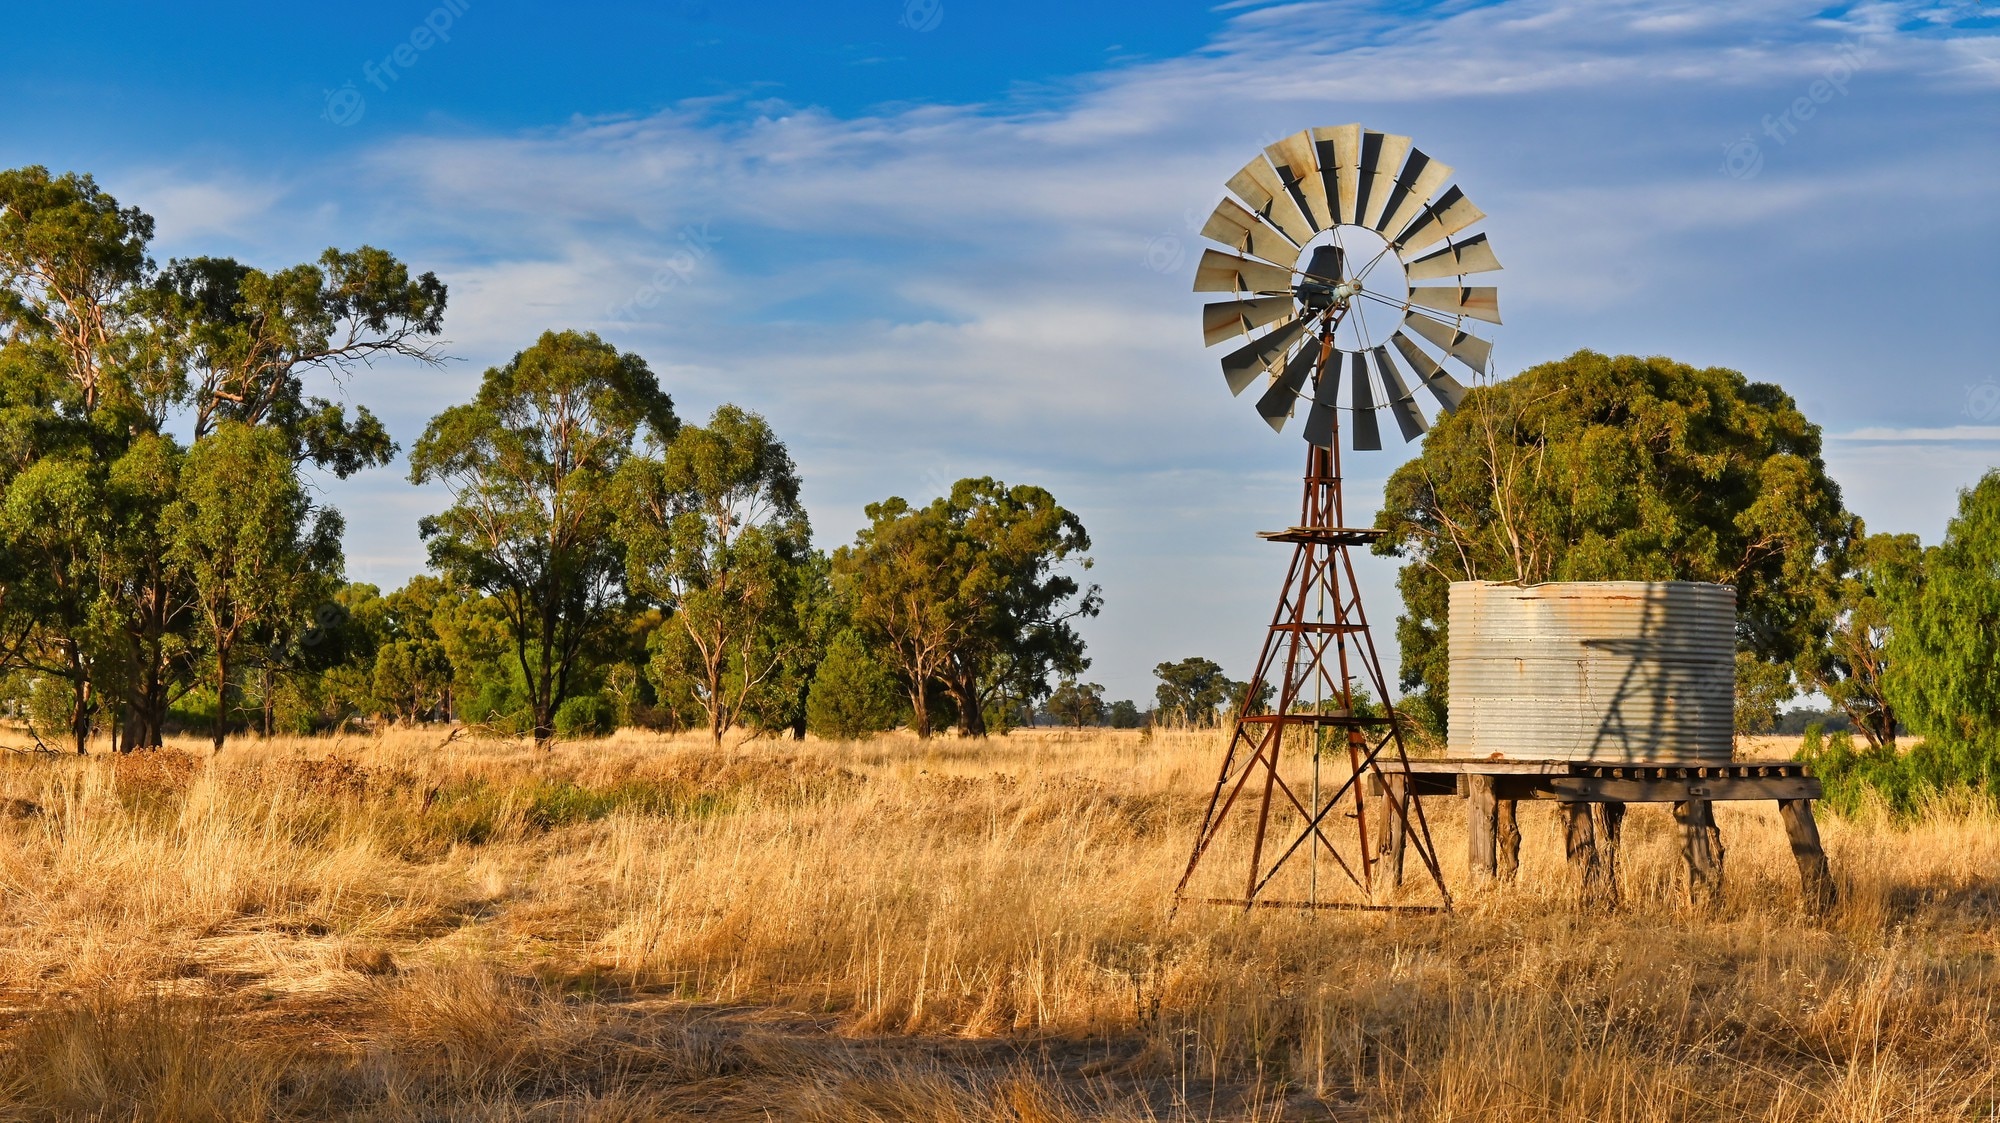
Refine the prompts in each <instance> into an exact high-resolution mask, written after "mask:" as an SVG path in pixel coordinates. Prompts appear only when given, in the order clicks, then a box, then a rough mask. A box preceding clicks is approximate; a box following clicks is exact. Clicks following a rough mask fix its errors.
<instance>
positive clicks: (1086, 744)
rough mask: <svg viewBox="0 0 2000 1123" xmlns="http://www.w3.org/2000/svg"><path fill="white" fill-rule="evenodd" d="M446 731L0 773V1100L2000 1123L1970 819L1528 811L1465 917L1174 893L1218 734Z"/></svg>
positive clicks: (116, 1112) (81, 1111)
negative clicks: (538, 747) (1797, 860)
mask: <svg viewBox="0 0 2000 1123" xmlns="http://www.w3.org/2000/svg"><path fill="white" fill-rule="evenodd" d="M444 740H445V738H444V736H443V734H441V733H439V732H435V731H411V732H399V733H392V734H389V735H386V736H382V737H375V738H360V737H346V738H341V739H316V740H278V741H273V742H269V743H261V744H260V743H257V742H254V741H248V742H239V743H232V744H231V745H230V746H229V748H227V749H226V750H225V751H224V752H223V754H222V755H221V756H220V758H218V759H213V760H211V759H210V758H209V756H208V755H207V754H206V752H201V751H195V749H194V746H193V744H192V743H191V742H190V743H189V745H188V746H187V748H186V749H185V750H175V751H168V752H162V753H152V754H140V755H136V756H133V757H128V758H122V759H120V758H115V757H109V756H104V757H95V756H94V757H91V758H88V759H82V760H79V759H76V758H73V757H56V756H44V755H25V754H21V755H12V756H8V757H6V758H5V760H4V762H0V816H4V817H0V915H3V916H4V929H3V930H0V1118H6V1119H13V1118H21V1119H49V1118H95V1119H105V1120H127V1119H160V1120H200V1119H263V1118H276V1119H445V1118H450V1119H550V1120H554V1119H579V1120H580V1119H635V1120H636V1119H660V1118H665V1119H683V1118H685V1119H703V1120H842V1121H848V1120H925V1121H929V1120H940V1121H958V1120H980V1121H985V1120H996V1121H997V1120H1010V1121H1020V1123H1028V1121H1037V1123H1040V1121H1058V1120H1084V1119H1106V1120H1170V1119H1201V1120H1207V1119H1217V1120H1223V1119H1228V1120H1237V1119H1242V1120H1281V1119H1282V1120H1289V1119H1388V1120H1457V1119H1464V1120H1491V1121H1496V1123H1497V1121H1508V1120H1541V1119H1563V1120H1609V1119H1621V1120H1625V1119H1629V1120H1693V1119H1757V1120H1806V1119H1834V1120H1856V1121H1859V1120H1876V1119H1911V1120H1919V1119H1921V1120H1930V1119H1962V1120H1974V1119H1978V1120H1990V1119H1993V1118H1995V1108H1994V1104H1995V1102H1996V1100H2000V960H1996V950H2000V940H1996V932H1995V919H1996V916H2000V892H1997V891H1996V886H2000V881H1997V880H1996V872H2000V818H1996V817H1995V816H1994V815H1993V814H1992V813H1990V812H1988V811H1974V810H1969V809H1965V808H1960V809H1957V810H1952V809H1939V810H1938V812H1937V813H1936V814H1934V815H1932V816H1931V817H1929V818H1928V819H1927V820H1925V821H1924V822H1923V823H1922V824H1920V825H1917V826H1915V827H1908V828H1904V827H1897V826H1894V825H1892V824H1889V823H1887V822H1885V821H1882V820H1880V819H1875V820H1864V821H1843V820H1838V819H1828V818H1824V817H1823V821H1822V829H1823V832H1824V834H1825V837H1826V841H1827V846H1828V850H1829V853H1830V855H1831V858H1832V861H1833V865H1834V870H1835V874H1836V877H1837V878H1838V879H1839V882H1840V885H1841V890H1842V899H1841V903H1840V904H1839V906H1838V907H1837V908H1836V909H1835V910H1834V911H1833V912H1832V913H1830V914H1828V915H1826V916H1823V917H1819V918H1813V917H1809V916H1806V915H1804V914H1803V913H1802V912H1801V911H1800V908H1799V892H1798V886H1797V875H1796V872H1795V869H1794V866H1793V863H1792V859H1791V856H1790V854H1789V852H1788V851H1787V849H1786V846H1785V842H1784V835H1783V832H1782V829H1781V828H1780V827H1779V825H1778V823H1777V819H1776V816H1775V814H1774V813H1773V812H1771V811H1770V810H1768V809H1767V808H1766V807H1764V806H1761V805H1758V806H1736V805H1725V806H1724V807H1722V808H1721V810H1720V813H1719V818H1720V820H1721V825H1722V829H1723V832H1724V840H1725V843H1726V844H1727V846H1728V859H1727V862H1728V877H1729V884H1728V888H1727V891H1726V893H1725V895H1724V898H1723V899H1722V901H1721V902H1720V903H1719V905H1718V906H1717V907H1715V908H1714V909H1712V910H1710V911H1696V910H1694V909H1691V908H1690V907H1688V906H1687V905H1685V904H1684V903H1682V894H1681V892H1680V889H1679V877H1680V869H1679V861H1680V860H1679V852H1678V849H1677V846H1678V844H1677V841H1676V836H1675V835H1674V833H1673V831H1672V829H1671V822H1670V820H1669V819H1668V816H1667V813H1666V811H1665V810H1664V809H1663V808H1660V807H1641V808H1634V810H1633V811H1632V813H1631V815H1630V817H1629V818H1628V819H1627V824H1626V834H1625V842H1624V852H1623V855H1622V858H1621V868H1622V878H1623V881H1624V893H1625V900H1624V905H1623V907H1621V908H1620V909H1619V910H1618V911H1616V912H1611V913H1606V912H1603V911H1590V910H1586V909H1583V908H1581V907H1579V906H1578V905H1577V904H1576V903H1575V894H1574V892H1573V890H1572V888H1571V887H1570V885H1569V884H1568V882H1567V880H1566V871H1565V869H1564V867H1563V865H1562V863H1561V860H1560V855H1559V849H1560V847H1559V843H1558V840H1557V836H1556V824H1555V819H1554V816H1553V815H1552V814H1550V813H1549V810H1548V808H1547V807H1546V806H1527V805H1524V806H1523V809H1522V813H1521V822H1522V830H1523V833H1524V835H1525V843H1524V846H1523V855H1522V859H1523V865H1522V877H1521V880H1520V881H1519V882H1518V883H1517V884H1515V885H1512V886H1504V887H1485V888H1482V887H1476V886H1472V885H1470V884H1468V883H1467V879H1466V875H1465V863H1464V858H1463V848H1464V844H1463V834H1462V831H1461V829H1460V826H1459V823H1458V821H1457V816H1456V812H1457V807H1456V805H1455V804H1453V803H1452V802H1450V801H1435V802H1434V803H1433V805H1432V807H1433V810H1432V815H1433V818H1434V819H1435V820H1436V821H1437V823H1436V834H1437V839H1438V845H1439V847H1440V849H1441V851H1442V853H1443V855H1444V859H1445V860H1444V868H1445V871H1446V874H1447V876H1448V878H1449V879H1450V880H1451V881H1452V883H1453V888H1454V892H1455V893H1456V894H1457V896H1458V898H1459V905H1460V907H1459V909H1458V911H1457V913H1456V914H1454V915H1451V916H1382V915H1360V914H1349V913H1322V914H1303V915H1302V914H1296V913H1284V912H1277V911H1268V912H1264V911H1260V912H1258V913H1255V914H1251V915H1245V914H1243V913H1240V912H1235V911H1230V910H1223V909H1214V908H1200V909H1184V910H1183V911H1182V912H1181V913H1180V914H1179V915H1178V916H1177V917H1175V918H1173V919H1172V920H1169V919H1168V917H1167V913H1166V907H1165V906H1166V903H1167V899H1168V897H1169V894H1170V891H1171V889H1172V886H1173V883H1174V880H1175V878H1176V877H1177V875H1178V873H1179V871H1180V867H1181V864H1182V862H1183V861H1184V859H1185V854H1186V847H1187V845H1188V842H1189V839H1190V835H1191V832H1192V830H1193V827H1194V823H1195V820H1196V818H1197V817H1198V815H1199V814H1200V811H1201V807H1202V803H1203V799H1204V797H1205V787H1206V783H1207V782H1208V781H1209V779H1210V778H1211V777H1212V775H1213V769H1214V766H1215V759H1214V757H1215V752H1216V750H1217V749H1218V747H1219V740H1218V737H1217V736H1216V735H1214V734H1195V733H1185V734H1162V735H1159V736H1156V737H1153V738H1150V739H1144V740H1142V739H1141V738H1140V737H1139V736H1138V735H1137V734H1129V733H1119V734H1109V733H1107V734H1092V735H1086V736H1080V737H1067V736H1055V735H1048V734H1029V733H1016V734H1014V735H1011V736H1008V737H1004V738H994V739H993V740H992V741H990V742H987V743H972V742H961V741H954V740H943V739H941V740H937V741H933V742H931V743H929V744H922V743H919V742H917V741H915V740H911V739H906V738H902V737H885V738H881V739H878V740H875V741H871V742H866V743H860V744H820V743H814V742H808V743H806V744H804V745H794V744H791V743H789V742H768V741H765V742H753V743H750V744H747V745H743V746H740V747H736V748H734V749H732V750H729V751H721V752H718V751H714V750H711V749H709V748H707V747H706V746H704V745H700V744H696V743H693V742H668V741H661V740H658V739H648V738H642V737H638V736H634V735H630V734H627V735H621V736H620V737H618V738H614V739H611V740H608V741H603V742H596V743H589V744H577V745H564V746H561V747H558V748H557V749H556V750H555V751H554V752H553V753H550V754H539V753H537V752H536V751H534V750H533V749H532V748H530V747H527V746H525V745H521V744H518V743H508V742H491V741H470V740H465V739H460V740H456V741H454V742H452V743H449V744H441V742H443V741H444Z"/></svg>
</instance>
